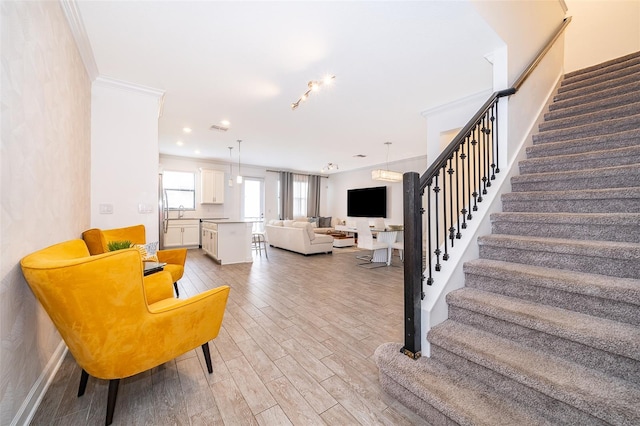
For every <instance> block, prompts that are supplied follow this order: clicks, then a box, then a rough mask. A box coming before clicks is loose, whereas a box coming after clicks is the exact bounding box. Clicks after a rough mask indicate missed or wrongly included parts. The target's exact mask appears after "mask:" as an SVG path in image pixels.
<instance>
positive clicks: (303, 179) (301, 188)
mask: <svg viewBox="0 0 640 426" xmlns="http://www.w3.org/2000/svg"><path fill="white" fill-rule="evenodd" d="M308 193H309V177H308V176H305V175H298V174H294V175H293V217H300V216H305V217H306V216H307V194H308Z"/></svg>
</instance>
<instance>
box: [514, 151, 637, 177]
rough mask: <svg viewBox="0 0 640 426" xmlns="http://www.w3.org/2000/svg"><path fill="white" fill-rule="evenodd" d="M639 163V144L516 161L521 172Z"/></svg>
mask: <svg viewBox="0 0 640 426" xmlns="http://www.w3.org/2000/svg"><path fill="white" fill-rule="evenodd" d="M634 163H637V164H640V144H638V145H635V146H626V147H622V148H614V149H607V150H601V151H589V152H581V153H577V154H564V155H556V156H553V157H537V158H531V159H526V160H522V161H520V162H519V163H518V165H519V167H520V173H521V174H529V173H542V172H555V171H567V170H579V169H592V168H598V167H612V166H621V165H625V164H634Z"/></svg>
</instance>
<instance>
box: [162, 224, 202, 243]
mask: <svg viewBox="0 0 640 426" xmlns="http://www.w3.org/2000/svg"><path fill="white" fill-rule="evenodd" d="M199 245H200V228H199V225H198V224H197V223H170V224H169V226H168V227H167V232H166V233H165V234H164V247H166V248H170V247H197V246H199Z"/></svg>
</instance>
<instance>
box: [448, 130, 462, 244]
mask: <svg viewBox="0 0 640 426" xmlns="http://www.w3.org/2000/svg"><path fill="white" fill-rule="evenodd" d="M462 144H464V142H462V143H461V145H462ZM455 152H456V162H455V165H456V170H459V169H461V165H460V149H459V148H456V151H455ZM463 179H464V175H463ZM451 211H452V212H453V207H451ZM459 214H460V177H459V176H458V173H456V216H458V217H457V219H458V220H456V225H457V227H458V232H457V233H456V239H458V240H459V239H460V238H462V234H461V233H460V216H459ZM462 219H463V220H464V212H463V213H462Z"/></svg>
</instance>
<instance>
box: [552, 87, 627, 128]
mask: <svg viewBox="0 0 640 426" xmlns="http://www.w3.org/2000/svg"><path fill="white" fill-rule="evenodd" d="M639 101H640V92H638V91H633V92H630V93H625V94H623V95H620V96H616V97H614V98H609V99H600V100H598V101H595V102H589V103H581V104H578V105H574V106H570V107H567V106H565V107H563V108H560V107H558V106H554V104H551V105H549V112H547V113H545V114H544V119H545V121H550V120H559V119H562V118H567V117H576V116H579V115H583V114H589V113H594V112H598V111H601V110H602V109H606V108H615V107H617V106H620V105H627V104H631V103H635V102H639Z"/></svg>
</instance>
